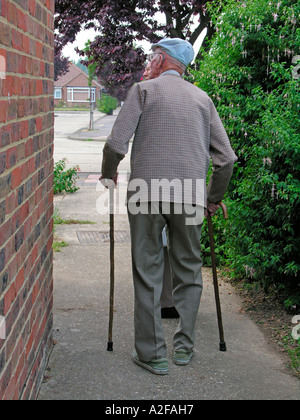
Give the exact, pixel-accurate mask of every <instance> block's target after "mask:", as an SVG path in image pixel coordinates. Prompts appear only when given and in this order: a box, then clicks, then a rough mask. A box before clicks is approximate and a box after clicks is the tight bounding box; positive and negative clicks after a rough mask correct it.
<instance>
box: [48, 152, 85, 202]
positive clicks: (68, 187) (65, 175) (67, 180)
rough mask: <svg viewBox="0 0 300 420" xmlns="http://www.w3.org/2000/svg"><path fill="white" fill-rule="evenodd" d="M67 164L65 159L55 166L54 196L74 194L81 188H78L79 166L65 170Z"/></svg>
mask: <svg viewBox="0 0 300 420" xmlns="http://www.w3.org/2000/svg"><path fill="white" fill-rule="evenodd" d="M66 163H67V159H66V158H64V159H62V160H60V161H59V162H56V163H55V164H54V179H53V188H54V194H59V193H62V192H66V193H74V192H76V191H78V190H79V188H78V187H76V179H77V178H78V174H77V173H78V171H79V170H80V169H79V166H75V167H74V168H70V169H68V170H65V169H66V166H67V165H66Z"/></svg>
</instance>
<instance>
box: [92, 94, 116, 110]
mask: <svg viewBox="0 0 300 420" xmlns="http://www.w3.org/2000/svg"><path fill="white" fill-rule="evenodd" d="M97 105H98V110H99V111H100V112H104V114H108V115H112V113H113V111H114V110H115V109H117V107H118V100H117V99H116V98H113V97H112V96H109V95H106V94H102V95H101V99H98V100H97Z"/></svg>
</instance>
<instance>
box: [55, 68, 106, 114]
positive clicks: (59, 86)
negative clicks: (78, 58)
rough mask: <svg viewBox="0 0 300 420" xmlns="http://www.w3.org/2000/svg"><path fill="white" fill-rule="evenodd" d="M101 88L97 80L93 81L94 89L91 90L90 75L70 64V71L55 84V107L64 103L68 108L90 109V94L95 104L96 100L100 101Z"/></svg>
mask: <svg viewBox="0 0 300 420" xmlns="http://www.w3.org/2000/svg"><path fill="white" fill-rule="evenodd" d="M101 88H102V87H101V85H100V84H99V83H98V82H97V81H96V80H93V81H92V87H91V88H90V87H89V85H88V75H87V74H86V73H85V72H84V71H82V70H81V69H80V68H79V67H77V66H76V65H75V64H74V63H72V62H70V64H69V71H68V72H67V73H66V74H65V75H63V76H60V77H59V78H58V80H57V81H56V82H54V105H55V106H57V105H59V104H61V103H62V102H63V103H64V104H65V105H66V106H67V107H74V106H81V107H86V108H88V107H89V103H90V92H91V95H92V102H93V103H95V102H96V99H100V93H101ZM61 101H62V102H61Z"/></svg>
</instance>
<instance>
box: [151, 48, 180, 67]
mask: <svg viewBox="0 0 300 420" xmlns="http://www.w3.org/2000/svg"><path fill="white" fill-rule="evenodd" d="M154 52H157V53H159V54H166V55H167V56H168V60H169V62H170V63H173V64H175V65H177V66H178V67H179V68H180V70H181V71H182V73H185V71H186V66H185V65H184V64H183V63H181V61H178V60H176V58H174V57H172V56H170V55H169V54H168V53H167V52H166V51H164V50H163V49H162V48H159V47H158V48H156V49H155V51H154Z"/></svg>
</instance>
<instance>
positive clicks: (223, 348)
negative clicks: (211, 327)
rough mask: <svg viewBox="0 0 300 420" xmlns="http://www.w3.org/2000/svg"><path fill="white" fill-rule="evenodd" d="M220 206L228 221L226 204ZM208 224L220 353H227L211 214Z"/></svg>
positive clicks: (208, 217)
mask: <svg viewBox="0 0 300 420" xmlns="http://www.w3.org/2000/svg"><path fill="white" fill-rule="evenodd" d="M219 204H220V206H221V207H222V210H223V216H224V219H228V213H227V208H226V206H225V204H224V203H219ZM207 224H208V233H209V242H210V255H211V265H212V272H213V280H214V289H215V300H216V307H217V316H218V325H219V335H220V351H226V350H227V348H226V343H225V340H224V329H223V321H222V312H221V303H220V294H219V285H218V277H217V265H216V254H215V241H214V231H213V225H212V220H211V215H210V214H209V213H208V215H207Z"/></svg>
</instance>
